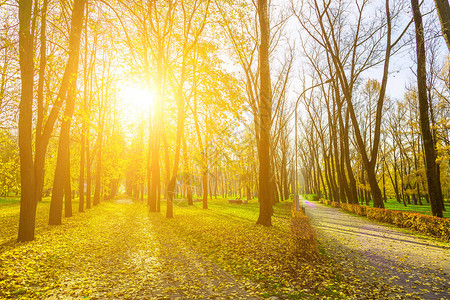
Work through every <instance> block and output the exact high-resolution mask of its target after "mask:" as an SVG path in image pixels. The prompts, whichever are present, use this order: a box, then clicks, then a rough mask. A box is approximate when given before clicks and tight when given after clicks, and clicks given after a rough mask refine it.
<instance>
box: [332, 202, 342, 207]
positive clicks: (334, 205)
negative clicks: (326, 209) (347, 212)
mask: <svg viewBox="0 0 450 300" xmlns="http://www.w3.org/2000/svg"><path fill="white" fill-rule="evenodd" d="M331 206H332V207H337V208H339V207H341V204H340V203H339V202H336V201H333V202H331Z"/></svg>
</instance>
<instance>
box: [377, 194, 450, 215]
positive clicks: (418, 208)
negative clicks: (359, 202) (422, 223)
mask: <svg viewBox="0 0 450 300" xmlns="http://www.w3.org/2000/svg"><path fill="white" fill-rule="evenodd" d="M424 202H425V200H422V203H424ZM384 205H385V207H386V208H387V209H390V210H401V211H407V212H418V213H421V214H424V215H431V207H430V205H429V204H427V203H426V202H425V203H424V204H423V205H414V204H407V206H404V205H403V203H398V202H397V200H395V199H392V198H390V199H388V201H387V202H385V203H384ZM444 206H445V210H446V211H444V217H445V218H450V205H449V204H448V203H444Z"/></svg>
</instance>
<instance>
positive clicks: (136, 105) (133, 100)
mask: <svg viewBox="0 0 450 300" xmlns="http://www.w3.org/2000/svg"><path fill="white" fill-rule="evenodd" d="M120 98H121V101H122V105H123V106H124V108H127V109H131V110H134V111H137V112H148V111H149V110H150V109H151V108H152V107H153V105H154V102H155V95H154V94H153V93H152V92H151V91H149V90H148V89H146V88H144V87H141V86H137V85H133V84H129V83H127V84H125V85H124V86H123V87H122V88H121V90H120Z"/></svg>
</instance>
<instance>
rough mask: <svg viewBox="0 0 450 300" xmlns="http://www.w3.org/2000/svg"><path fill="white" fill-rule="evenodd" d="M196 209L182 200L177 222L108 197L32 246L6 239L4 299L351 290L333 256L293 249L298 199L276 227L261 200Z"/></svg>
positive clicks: (281, 212) (0, 261) (309, 294)
mask: <svg viewBox="0 0 450 300" xmlns="http://www.w3.org/2000/svg"><path fill="white" fill-rule="evenodd" d="M197 205H198V206H187V205H186V204H185V203H184V202H179V203H178V204H177V206H176V210H175V218H173V219H166V218H165V217H164V214H163V213H148V209H147V207H146V206H145V205H144V204H142V203H138V202H132V201H131V200H126V199H123V200H116V201H112V202H105V203H101V204H100V205H99V206H97V207H95V208H93V209H91V210H89V211H87V212H85V213H83V214H76V215H75V216H74V217H72V218H68V219H65V220H64V224H63V225H62V226H47V227H45V228H42V230H40V231H39V233H38V234H37V236H36V240H35V241H33V242H28V243H16V242H7V243H4V244H3V245H2V248H1V250H0V298H24V299H26V298H40V299H71V298H73V299H81V298H89V299H106V298H109V299H153V298H154V299H164V298H167V299H169V298H170V299H174V298H175V299H177V298H178V299H196V298H208V299H211V298H218V299H236V298H241V299H256V298H259V297H277V298H326V297H328V296H329V297H333V298H335V297H340V296H345V290H344V289H342V288H340V287H339V285H336V278H338V276H336V275H335V274H334V273H333V271H332V268H330V265H329V264H328V262H326V261H325V260H323V261H320V260H317V261H315V262H312V261H306V260H304V259H302V258H301V257H295V255H294V254H293V253H292V252H291V249H292V245H291V244H290V241H291V239H290V229H289V221H290V204H279V205H277V206H276V207H275V217H274V218H273V221H274V226H273V227H270V228H267V227H263V226H259V225H255V219H256V216H257V212H258V204H257V203H250V204H247V205H231V204H228V203H227V202H226V201H223V200H222V201H219V200H217V201H213V202H211V203H210V208H209V209H208V210H203V209H202V208H201V207H200V205H199V204H197ZM0 209H2V210H9V209H11V210H12V209H15V208H14V207H13V206H11V207H9V206H3V207H1V208H0ZM163 209H164V207H163ZM39 211H41V210H38V212H39ZM2 229H4V227H3V228H2ZM10 233H11V232H10V231H9V230H4V231H2V237H1V238H2V240H3V241H8V240H9V241H10V240H11V239H13V238H14V237H13V236H8V234H10ZM340 293H342V294H340Z"/></svg>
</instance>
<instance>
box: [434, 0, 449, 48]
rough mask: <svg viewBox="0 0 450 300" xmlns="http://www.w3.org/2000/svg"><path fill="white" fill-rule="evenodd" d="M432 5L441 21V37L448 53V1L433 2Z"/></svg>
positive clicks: (437, 0)
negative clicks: (434, 6) (434, 5)
mask: <svg viewBox="0 0 450 300" xmlns="http://www.w3.org/2000/svg"><path fill="white" fill-rule="evenodd" d="M434 3H435V4H436V9H437V12H438V15H439V20H440V21H441V27H442V35H443V36H444V39H445V42H446V43H447V47H448V51H450V5H449V4H448V0H434Z"/></svg>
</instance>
